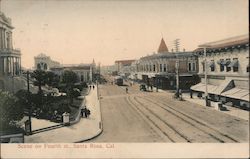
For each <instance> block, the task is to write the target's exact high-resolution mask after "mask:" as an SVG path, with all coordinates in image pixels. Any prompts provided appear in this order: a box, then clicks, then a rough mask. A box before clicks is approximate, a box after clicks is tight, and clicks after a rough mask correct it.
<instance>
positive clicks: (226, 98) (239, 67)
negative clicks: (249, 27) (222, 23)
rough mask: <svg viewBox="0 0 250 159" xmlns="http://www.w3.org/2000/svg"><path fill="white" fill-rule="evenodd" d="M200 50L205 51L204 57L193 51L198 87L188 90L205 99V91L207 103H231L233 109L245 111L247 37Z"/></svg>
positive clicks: (197, 50)
mask: <svg viewBox="0 0 250 159" xmlns="http://www.w3.org/2000/svg"><path fill="white" fill-rule="evenodd" d="M202 46H205V47H207V48H206V57H205V56H204V49H203V48H199V49H196V50H195V52H197V53H198V54H199V76H200V77H201V83H199V84H197V85H194V86H192V87H191V89H192V90H193V91H196V92H200V93H202V94H203V95H205V90H206V88H207V93H208V96H209V98H210V99H211V100H214V101H222V102H223V103H227V102H231V103H232V104H233V105H234V106H238V107H240V108H243V109H249V36H248V35H242V36H237V37H232V38H228V39H224V40H219V41H215V42H210V43H206V44H203V45H201V47H202ZM205 58H206V60H205ZM205 61H206V66H207V68H206V70H207V86H206V82H205V78H204V76H205Z"/></svg>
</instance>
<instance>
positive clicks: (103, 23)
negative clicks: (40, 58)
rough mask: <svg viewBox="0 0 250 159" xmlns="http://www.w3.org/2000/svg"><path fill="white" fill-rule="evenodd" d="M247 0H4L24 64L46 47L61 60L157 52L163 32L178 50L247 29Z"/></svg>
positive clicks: (106, 59)
mask: <svg viewBox="0 0 250 159" xmlns="http://www.w3.org/2000/svg"><path fill="white" fill-rule="evenodd" d="M248 6H249V4H248V1H247V0H92V1H91V0H2V2H1V11H2V12H4V13H5V15H6V16H7V17H10V18H11V19H12V25H13V26H14V27H15V29H14V30H13V44H14V47H15V48H19V49H21V53H22V65H23V66H24V67H26V68H31V67H33V66H34V56H37V55H38V54H40V53H44V54H46V55H48V56H50V57H51V58H52V59H53V60H56V61H58V62H60V63H62V64H79V63H91V62H92V60H93V59H95V62H96V63H99V62H100V63H101V65H112V64H114V61H115V60H126V59H139V58H140V57H142V56H147V55H150V54H152V53H154V52H157V49H158V47H159V44H160V41H161V38H162V37H163V38H164V40H165V42H166V44H167V46H168V49H169V50H171V49H172V48H174V40H175V39H180V50H183V48H185V50H186V51H193V50H194V49H196V48H197V47H198V45H200V44H202V43H206V42H211V41H216V40H220V39H224V38H228V37H233V36H238V35H243V34H248V28H249V26H248V24H249V22H248Z"/></svg>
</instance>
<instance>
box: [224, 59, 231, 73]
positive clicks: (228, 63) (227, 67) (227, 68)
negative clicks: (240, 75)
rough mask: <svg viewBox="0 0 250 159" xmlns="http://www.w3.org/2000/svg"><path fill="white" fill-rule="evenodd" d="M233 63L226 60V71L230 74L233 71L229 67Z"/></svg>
mask: <svg viewBox="0 0 250 159" xmlns="http://www.w3.org/2000/svg"><path fill="white" fill-rule="evenodd" d="M230 63H231V60H230V59H226V64H225V65H226V71H227V72H230V71H231V67H230V66H229V65H230Z"/></svg>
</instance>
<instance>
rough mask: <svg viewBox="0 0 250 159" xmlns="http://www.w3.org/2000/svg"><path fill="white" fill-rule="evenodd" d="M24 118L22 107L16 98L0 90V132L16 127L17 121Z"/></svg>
mask: <svg viewBox="0 0 250 159" xmlns="http://www.w3.org/2000/svg"><path fill="white" fill-rule="evenodd" d="M23 116H24V111H23V105H21V104H19V100H18V98H16V97H15V96H14V95H13V94H10V93H8V92H3V91H1V90H0V130H8V129H9V128H11V127H18V125H17V124H16V122H17V121H20V120H21V119H22V118H23Z"/></svg>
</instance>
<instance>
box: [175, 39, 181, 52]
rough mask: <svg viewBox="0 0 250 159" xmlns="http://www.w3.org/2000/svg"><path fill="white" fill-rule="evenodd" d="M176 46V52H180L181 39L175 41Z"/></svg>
mask: <svg viewBox="0 0 250 159" xmlns="http://www.w3.org/2000/svg"><path fill="white" fill-rule="evenodd" d="M174 46H175V52H179V47H180V39H175V40H174Z"/></svg>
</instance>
